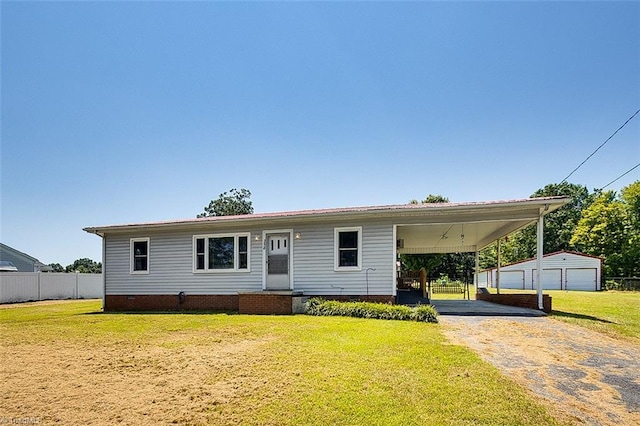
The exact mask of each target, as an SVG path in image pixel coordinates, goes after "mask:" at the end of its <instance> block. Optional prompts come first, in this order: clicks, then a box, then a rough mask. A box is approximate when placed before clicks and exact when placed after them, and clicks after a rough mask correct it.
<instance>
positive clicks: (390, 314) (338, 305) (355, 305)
mask: <svg viewBox="0 0 640 426" xmlns="http://www.w3.org/2000/svg"><path fill="white" fill-rule="evenodd" d="M306 313H307V315H317V316H342V317H356V318H376V319H386V320H401V321H421V322H438V312H437V311H436V310H435V308H434V307H433V306H431V305H419V306H417V307H415V308H411V307H409V306H404V305H391V304H385V303H371V302H338V301H335V300H324V299H322V298H318V297H314V298H312V299H309V300H308V301H307V311H306Z"/></svg>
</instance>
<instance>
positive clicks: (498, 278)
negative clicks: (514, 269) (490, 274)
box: [496, 238, 502, 294]
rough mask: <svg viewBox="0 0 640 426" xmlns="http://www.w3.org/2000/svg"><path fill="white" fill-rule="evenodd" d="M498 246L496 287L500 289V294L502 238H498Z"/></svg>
mask: <svg viewBox="0 0 640 426" xmlns="http://www.w3.org/2000/svg"><path fill="white" fill-rule="evenodd" d="M497 246H498V247H497V254H496V263H497V265H498V266H497V267H496V289H497V290H498V294H500V252H501V251H502V250H501V247H500V238H498V243H497Z"/></svg>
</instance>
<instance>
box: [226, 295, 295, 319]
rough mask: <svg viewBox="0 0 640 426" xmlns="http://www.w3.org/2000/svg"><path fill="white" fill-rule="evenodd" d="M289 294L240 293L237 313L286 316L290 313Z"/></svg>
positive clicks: (290, 301) (291, 301)
mask: <svg viewBox="0 0 640 426" xmlns="http://www.w3.org/2000/svg"><path fill="white" fill-rule="evenodd" d="M292 303H293V300H292V297H291V295H290V294H268V293H265V294H260V293H241V294H240V295H239V296H238V311H239V312H240V313H241V314H250V315H272V314H275V315H288V314H291V313H292V312H293V311H292V308H291V306H292Z"/></svg>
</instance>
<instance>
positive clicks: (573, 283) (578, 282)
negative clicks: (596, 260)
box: [565, 268, 597, 291]
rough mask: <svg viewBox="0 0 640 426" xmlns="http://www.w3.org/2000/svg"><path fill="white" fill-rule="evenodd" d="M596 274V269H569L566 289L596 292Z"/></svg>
mask: <svg viewBox="0 0 640 426" xmlns="http://www.w3.org/2000/svg"><path fill="white" fill-rule="evenodd" d="M596 273H597V271H596V268H584V269H582V268H580V269H578V268H567V280H566V285H565V288H566V289H567V290H586V291H595V290H597V288H596V282H597V281H596V277H597V276H596Z"/></svg>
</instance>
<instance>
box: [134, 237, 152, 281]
mask: <svg viewBox="0 0 640 426" xmlns="http://www.w3.org/2000/svg"><path fill="white" fill-rule="evenodd" d="M130 250H131V273H132V274H148V273H149V238H132V239H131V242H130Z"/></svg>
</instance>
